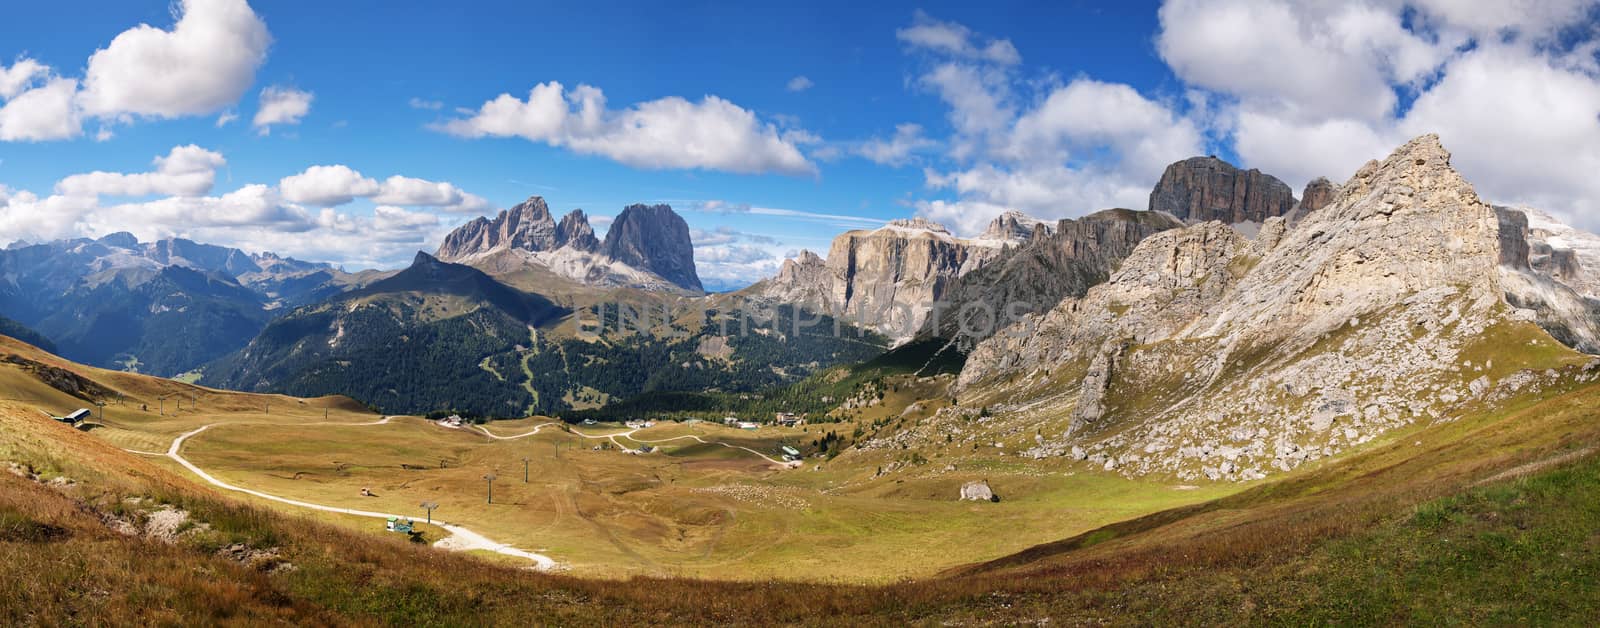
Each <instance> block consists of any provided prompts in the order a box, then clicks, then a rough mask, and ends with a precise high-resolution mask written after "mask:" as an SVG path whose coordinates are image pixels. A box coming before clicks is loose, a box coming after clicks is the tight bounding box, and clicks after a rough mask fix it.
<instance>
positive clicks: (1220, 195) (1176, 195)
mask: <svg viewBox="0 0 1600 628" xmlns="http://www.w3.org/2000/svg"><path fill="white" fill-rule="evenodd" d="M1292 207H1294V190H1291V189H1290V188H1289V186H1288V185H1286V184H1284V182H1282V181H1279V180H1278V179H1277V178H1276V177H1273V176H1272V175H1269V174H1264V173H1262V172H1261V171H1260V170H1256V169H1254V168H1251V169H1250V170H1239V169H1238V168H1235V167H1234V166H1233V164H1230V163H1228V162H1226V161H1223V160H1221V159H1217V158H1216V157H1190V158H1189V159H1185V160H1183V161H1180V162H1177V163H1174V164H1172V165H1170V166H1167V169H1166V171H1165V172H1163V173H1161V181H1160V182H1158V183H1156V187H1155V189H1154V190H1152V191H1151V192H1150V207H1149V209H1150V211H1161V212H1166V213H1168V214H1171V215H1173V216H1175V217H1177V218H1178V219H1179V220H1183V221H1185V222H1191V223H1194V222H1206V221H1211V220H1220V221H1222V222H1225V223H1230V224H1237V223H1243V222H1253V223H1261V222H1264V221H1266V219H1268V218H1272V217H1274V216H1282V215H1284V214H1286V213H1288V212H1289V210H1290V208H1292Z"/></svg>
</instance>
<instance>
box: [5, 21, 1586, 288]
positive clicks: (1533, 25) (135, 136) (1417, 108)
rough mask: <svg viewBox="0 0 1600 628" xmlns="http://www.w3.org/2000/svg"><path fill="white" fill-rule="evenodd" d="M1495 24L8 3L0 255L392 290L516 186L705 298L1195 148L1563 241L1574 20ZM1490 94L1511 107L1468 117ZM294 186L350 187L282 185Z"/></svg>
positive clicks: (1148, 173)
mask: <svg viewBox="0 0 1600 628" xmlns="http://www.w3.org/2000/svg"><path fill="white" fill-rule="evenodd" d="M1468 4H1470V3H1468ZM1503 4H1505V3H1484V4H1481V5H1478V6H1464V5H1463V3H1440V2H1431V1H1427V0H1423V1H1419V2H1413V3H1403V2H1398V1H1385V0H1373V1H1372V2H1370V3H1366V4H1362V3H1349V5H1348V6H1342V7H1328V6H1325V5H1324V3H1315V2H1295V1H1290V0H1268V1H1264V2H1258V3H1244V2H1240V1H1238V0H1170V1H1168V2H1165V3H1157V2H1150V3H1139V2H1115V3H1112V2H1106V3H1097V2H1033V3H1028V2H1018V3H989V4H986V5H982V6H980V5H976V4H974V3H953V2H952V3H928V2H921V3H888V2H849V3H844V2H837V3H802V4H788V3H745V4H743V5H727V6H724V5H718V4H712V3H704V4H691V5H672V4H671V3H612V2H589V3H523V2H456V3H432V2H428V3H424V2H377V1H370V2H336V3H324V2H298V1H276V2H271V3H266V2H256V3H252V4H250V5H246V4H245V3H244V2H243V0H189V1H188V2H186V3H183V4H174V5H169V4H168V3H167V2H163V1H157V2H144V1H134V0H129V1H124V2H86V1H78V0H63V1H59V2H51V3H27V4H24V5H21V6H16V7H9V8H7V9H6V14H7V19H6V20H4V21H0V102H3V103H4V104H3V105H0V186H3V187H0V241H12V240H17V239H23V240H39V239H45V238H51V237H64V236H69V235H91V236H92V235H101V234H103V233H105V232H109V231H113V230H122V229H127V230H132V231H134V232H135V233H137V234H139V235H141V236H142V237H158V236H162V235H184V236H188V237H193V238H196V239H201V240H206V241H215V242H218V243H221V244H231V245H236V246H241V247H243V248H247V249H252V250H264V249H270V250H276V251H280V252H284V253H287V254H293V255H296V256H301V257H306V258H310V259H320V260H328V261H334V262H338V263H345V264H347V265H351V266H374V265H376V266H385V267H392V266H395V265H397V264H402V263H404V261H406V260H409V259H410V257H411V255H412V254H413V253H414V252H415V250H417V249H419V248H420V249H426V250H431V249H432V248H434V247H435V246H436V245H437V242H438V238H439V236H441V235H442V233H443V232H444V231H446V230H448V229H449V228H450V227H452V226H454V225H456V224H459V223H461V222H464V221H466V220H468V219H470V218H471V217H472V216H475V215H478V214H481V213H492V212H493V211H495V210H497V209H498V208H502V207H507V206H510V205H512V204H514V203H516V202H518V201H520V200H522V199H523V198H526V197H527V196H530V195H534V194H538V195H542V196H544V197H546V199H547V200H548V201H549V202H550V204H551V206H552V209H553V210H555V211H557V212H564V211H566V210H568V209H572V208H579V207H581V208H583V209H585V210H587V211H588V212H589V213H590V214H591V215H595V216H600V217H602V219H601V220H600V221H598V222H600V223H601V224H597V227H598V228H601V229H603V228H604V224H603V223H604V219H603V217H605V216H609V215H612V214H614V213H616V212H617V211H619V210H620V209H621V208H622V207H623V206H625V205H627V204H629V203H634V202H668V203H671V204H673V205H674V207H676V208H678V209H679V210H680V213H681V214H682V215H684V217H685V218H686V219H687V220H688V221H689V222H690V225H691V227H692V228H694V229H695V230H696V231H697V232H696V239H697V244H698V245H699V247H698V249H697V254H698V255H699V257H700V261H701V266H702V269H701V270H702V274H705V275H708V276H709V278H710V279H711V281H708V283H709V284H711V285H714V286H728V285H734V284H737V283H740V282H745V281H750V280H753V279H756V278H759V277H760V276H763V275H766V274H770V273H771V272H772V271H773V270H775V268H776V266H777V264H778V263H779V261H780V260H781V259H782V257H784V256H785V255H787V254H789V253H790V252H792V251H794V250H797V249H800V248H811V249H813V250H818V251H820V252H824V253H825V252H826V248H827V243H828V241H829V240H830V239H831V238H832V237H833V236H834V235H836V234H837V233H838V232H839V231H841V230H843V229H845V228H848V227H861V226H870V225H872V224H875V221H881V220H888V219H893V218H903V217H909V216H912V215H923V216H926V217H929V218H933V219H936V220H940V221H941V222H944V223H946V224H948V225H949V226H950V227H951V228H952V229H953V230H955V231H957V232H960V233H971V232H973V231H975V230H977V229H981V227H982V225H983V224H984V223H985V222H986V221H987V220H988V219H989V218H990V217H992V216H993V215H995V214H997V213H998V212H999V211H1002V210H1004V209H1020V210H1023V211H1026V212H1028V213H1030V214H1034V215H1037V216H1040V217H1045V218H1052V219H1053V218H1063V217H1072V216H1077V215H1082V214H1084V213H1087V212H1090V211H1093V210H1096V209H1100V208H1104V207H1109V206H1117V205H1121V206H1132V207H1136V208H1142V207H1143V201H1142V199H1143V197H1144V195H1147V194H1148V190H1149V187H1150V186H1151V185H1152V184H1153V183H1154V182H1155V178H1156V177H1157V176H1158V175H1159V173H1160V168H1161V166H1162V165H1164V164H1165V163H1169V162H1171V161H1175V160H1177V159H1181V158H1184V157H1187V156H1191V155H1193V154H1201V153H1215V154H1219V155H1221V156H1223V157H1225V158H1228V159H1230V160H1233V161H1235V162H1236V163H1241V164H1242V165H1247V166H1256V167H1261V168H1262V169H1264V170H1266V171H1268V172H1270V173H1273V174H1277V175H1279V176H1280V177H1282V178H1284V179H1285V180H1286V181H1287V182H1288V183H1289V184H1290V185H1291V186H1294V187H1296V188H1298V187H1299V186H1301V185H1303V184H1304V183H1305V182H1306V180H1308V179H1309V178H1310V177H1312V176H1316V175H1326V176H1328V177H1330V178H1332V179H1334V180H1335V181H1341V180H1343V179H1344V178H1346V177H1348V176H1349V174H1350V173H1351V172H1353V171H1354V169H1355V168H1356V167H1357V166H1359V164H1360V163H1361V162H1362V161H1364V160H1366V159H1370V158H1375V157H1380V156H1382V154H1384V153H1385V152H1387V150H1388V149H1390V148H1392V147H1393V146H1395V145H1398V144H1399V143H1400V142H1402V141H1404V139H1405V138H1406V137H1407V136H1409V135H1411V134H1415V133H1418V132H1428V131H1433V132H1440V133H1441V134H1442V135H1443V139H1444V141H1445V144H1446V146H1447V147H1450V148H1452V149H1453V150H1455V151H1456V153H1457V162H1458V166H1460V167H1461V168H1462V169H1463V171H1465V172H1466V174H1468V176H1469V178H1473V179H1474V180H1475V181H1477V182H1478V184H1479V186H1480V191H1485V192H1488V193H1489V195H1491V196H1493V197H1494V198H1495V199H1496V200H1499V201H1501V202H1517V203H1531V204H1538V205H1540V206H1541V207H1544V208H1546V209H1548V210H1550V211H1553V212H1555V213H1557V214H1558V215H1561V216H1563V217H1566V218H1567V219H1569V220H1572V221H1575V222H1578V223H1580V224H1586V223H1587V222H1588V221H1589V216H1590V215H1591V214H1592V213H1593V211H1592V210H1593V208H1592V207H1591V205H1590V203H1591V201H1589V200H1588V199H1590V198H1595V197H1597V196H1595V193H1600V190H1597V189H1595V187H1594V186H1595V184H1594V183H1593V181H1591V179H1593V177H1592V176H1588V175H1584V174H1582V172H1584V170H1583V169H1584V168H1586V167H1588V166H1591V165H1600V154H1597V151H1600V148H1596V146H1597V145H1600V142H1594V141H1588V140H1593V139H1600V128H1596V127H1597V122H1596V120H1597V116H1596V113H1597V112H1600V82H1597V81H1596V79H1595V76H1596V71H1595V68H1594V67H1593V66H1594V63H1595V60H1594V49H1593V48H1592V47H1587V46H1588V45H1589V43H1590V42H1591V41H1592V40H1593V37H1592V35H1593V30H1594V29H1593V23H1594V22H1593V15H1594V10H1593V6H1592V5H1591V3H1588V2H1578V1H1573V2H1564V1H1558V2H1550V3H1548V5H1545V4H1541V5H1539V9H1538V10H1523V11H1514V12H1507V11H1502V10H1499V9H1498V8H1497V7H1498V6H1500V5H1503ZM180 19H181V20H184V21H185V22H187V25H185V22H180V21H179V20H180ZM141 24H143V25H148V26H146V27H141V26H140V25H141ZM266 42H270V43H266ZM97 51H100V52H98V53H97ZM91 55H94V57H93V59H92V60H91ZM8 67H9V69H8ZM39 68H46V69H39ZM8 77H9V80H10V87H8V83H7V80H8ZM801 77H803V80H802V78H801ZM58 81H59V82H58ZM69 82H70V83H71V84H70V85H69V84H68V83H69ZM556 84H559V87H557V85H556ZM1502 84H1504V85H1510V86H1519V85H1526V86H1529V87H1528V88H1527V89H1524V90H1522V93H1521V95H1520V96H1518V97H1517V98H1516V99H1514V100H1513V99H1511V98H1510V97H1509V96H1505V98H1507V100H1505V101H1504V102H1501V101H1497V100H1495V99H1497V98H1502V96H1499V95H1496V94H1489V95H1488V98H1489V100H1488V101H1484V100H1482V99H1483V98H1484V97H1485V96H1484V95H1483V87H1484V86H1486V85H1488V86H1493V85H1502ZM536 86H543V89H545V90H546V95H547V96H551V97H552V98H553V100H550V101H548V102H546V103H545V105H546V106H536V105H535V104H534V103H532V102H530V98H531V97H530V90H534V89H535V88H536ZM580 86H590V87H589V88H580ZM52 90H54V91H52ZM1490 91H1491V92H1492V91H1496V90H1490ZM51 94H54V95H58V96H60V98H57V99H55V100H50V99H46V98H44V96H47V95H51ZM274 94H276V95H285V97H284V98H282V99H279V102H278V103H277V104H276V105H269V104H268V103H267V101H268V100H273V98H272V96H273V95H274ZM502 94H507V95H508V97H507V99H506V100H503V101H502V102H501V104H502V105H505V107H500V108H492V107H487V106H486V103H490V102H491V101H494V100H495V99H497V98H498V97H500V96H501V95H502ZM1467 94H1473V95H1474V96H1473V98H1476V99H1479V100H1478V101H1477V102H1469V99H1468V98H1467V96H1466V95H1467ZM602 95H603V104H600V103H601V100H600V96H602ZM69 98H70V101H69ZM512 99H514V100H512ZM586 102H588V103H590V105H589V106H591V111H592V113H593V114H594V117H593V119H592V120H588V121H586V120H585V119H584V118H583V112H584V107H585V103H586ZM549 103H556V104H557V105H558V107H557V108H554V109H553V108H551V106H548V105H549ZM52 104H54V105H55V106H56V108H55V109H52V108H51V107H52ZM1485 107H1487V108H1489V109H1491V110H1495V111H1497V112H1498V115H1496V116H1495V117H1493V118H1485V117H1483V116H1481V115H1478V114H1475V113H1474V112H1475V111H1478V110H1481V109H1483V108H1485ZM8 111H9V113H8ZM263 112H268V113H274V115H268V116H265V117H263V116H262V113H263ZM1552 112H1554V114H1553V113H1552ZM552 116H554V117H552ZM1491 120H1493V122H1494V123H1493V124H1491V123H1490V121H1491ZM258 121H259V122H261V124H257V122H258ZM219 122H225V123H221V124H219ZM630 125H635V126H638V127H641V128H635V126H630ZM1570 138H1576V139H1570ZM1508 141H1509V142H1511V143H1510V144H1509V145H1508V144H1507V142H1508ZM189 145H193V146H194V147H195V149H194V150H188V151H183V152H181V154H180V153H179V152H174V149H175V147H186V146H189ZM1508 147H1509V148H1514V149H1518V150H1520V151H1522V152H1523V153H1534V152H1538V153H1555V154H1556V155H1557V156H1559V157H1562V158H1564V161H1561V162H1556V161H1553V160H1552V161H1550V162H1548V163H1547V162H1545V161H1543V160H1544V159H1545V158H1543V157H1541V158H1540V160H1537V161H1536V162H1535V163H1532V164H1523V165H1520V166H1518V167H1515V168H1511V169H1509V170H1510V172H1507V171H1506V170H1507V168H1504V167H1502V166H1501V164H1502V162H1503V161H1504V159H1503V156H1502V155H1501V154H1502V153H1503V152H1504V151H1505V150H1506V149H1507V148H1508ZM169 153H170V155H169ZM163 156H168V157H170V158H169V159H167V160H166V161H165V162H163V163H165V164H167V165H166V166H162V165H160V164H155V163H153V160H154V159H155V158H157V157H163ZM1591 162H1593V163H1591ZM313 166H337V167H342V168H343V170H340V171H339V172H337V173H335V172H333V171H332V170H325V171H323V172H321V173H320V174H321V175H326V176H321V178H317V179H316V181H312V180H311V179H310V178H306V179H302V180H299V181H298V182H289V181H286V180H285V178H286V177H292V176H293V175H297V174H300V173H303V172H306V171H307V169H308V168H311V167H313ZM93 171H100V172H101V173H102V175H108V176H95V177H78V178H75V179H69V177H72V176H73V175H81V174H84V173H90V172H93ZM1592 171H1593V170H1592V168H1591V169H1589V170H1587V172H1592ZM357 173H359V174H357ZM335 174H338V175H340V176H333V175H335ZM396 175H398V176H402V177H408V178H411V179H419V180H424V181H425V182H427V183H429V184H432V187H427V186H424V187H421V188H419V187H417V185H412V186H411V187H409V188H406V187H404V186H401V185H399V183H400V182H397V183H396V184H395V185H394V186H390V185H389V184H388V182H387V180H388V179H389V177H391V176H396ZM313 183H315V185H313ZM411 183H413V184H418V185H420V184H419V183H418V182H416V181H412V182H411ZM330 186H332V188H330ZM334 188H337V189H334ZM402 188H404V189H402ZM346 199H349V201H348V202H341V201H344V200H346ZM380 206H382V207H383V209H377V208H378V207H380ZM748 208H756V209H755V210H754V211H748ZM761 208H769V209H779V210H784V211H780V212H773V211H763V210H762V209H761ZM778 214H783V215H778ZM804 214H818V215H826V216H831V218H818V217H816V216H807V215H804ZM842 217H850V219H845V218H842Z"/></svg>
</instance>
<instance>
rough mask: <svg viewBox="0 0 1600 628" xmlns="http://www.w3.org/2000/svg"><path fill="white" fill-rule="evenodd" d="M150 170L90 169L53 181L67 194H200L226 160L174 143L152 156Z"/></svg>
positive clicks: (209, 188)
mask: <svg viewBox="0 0 1600 628" xmlns="http://www.w3.org/2000/svg"><path fill="white" fill-rule="evenodd" d="M154 163H155V166H156V169H155V170H154V171H152V172H140V173H134V174H124V173H121V172H105V171H98V170H97V171H94V172H89V173H85V174H75V175H72V176H69V177H66V178H64V179H62V180H61V181H59V182H57V183H56V192H57V193H58V194H64V195H67V196H87V197H98V196H152V195H171V196H182V197H194V196H202V195H204V194H206V193H207V192H210V191H211V186H212V185H213V184H214V183H215V182H216V178H217V168H220V167H222V166H223V165H224V164H226V163H227V160H226V159H223V157H222V154H221V153H217V152H213V151H210V150H206V149H204V148H200V147H199V146H195V145H193V144H190V145H187V146H177V147H174V148H173V149H172V151H171V152H168V153H167V155H166V156H165V157H157V158H155V162H154Z"/></svg>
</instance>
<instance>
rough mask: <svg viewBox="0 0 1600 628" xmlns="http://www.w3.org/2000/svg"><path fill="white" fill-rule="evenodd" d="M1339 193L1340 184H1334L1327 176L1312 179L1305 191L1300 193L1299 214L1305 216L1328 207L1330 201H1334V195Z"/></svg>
mask: <svg viewBox="0 0 1600 628" xmlns="http://www.w3.org/2000/svg"><path fill="white" fill-rule="evenodd" d="M1338 193H1339V186H1337V185H1334V184H1333V182H1332V181H1329V180H1328V179H1327V177H1317V178H1315V179H1312V180H1311V182H1310V183H1307V184H1306V189H1305V191H1304V192H1302V193H1301V194H1300V211H1299V214H1300V215H1302V216H1304V215H1305V214H1307V213H1309V212H1314V211H1317V210H1319V209H1322V208H1323V207H1327V206H1328V203H1332V202H1333V197H1334V195H1336V194H1338Z"/></svg>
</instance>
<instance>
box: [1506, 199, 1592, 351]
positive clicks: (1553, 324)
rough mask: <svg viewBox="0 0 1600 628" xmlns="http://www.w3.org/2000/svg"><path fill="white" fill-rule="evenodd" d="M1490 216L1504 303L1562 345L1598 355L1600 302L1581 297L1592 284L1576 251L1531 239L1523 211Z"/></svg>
mask: <svg viewBox="0 0 1600 628" xmlns="http://www.w3.org/2000/svg"><path fill="white" fill-rule="evenodd" d="M1495 216H1496V218H1497V219H1498V220H1499V226H1500V258H1499V262H1500V281H1501V283H1502V284H1503V285H1504V286H1505V297H1506V302H1507V303H1509V304H1511V305H1512V306H1513V307H1516V308H1520V309H1523V310H1527V311H1531V312H1532V313H1533V320H1534V321H1536V322H1537V323H1538V324H1539V326H1540V327H1543V328H1544V330H1545V331H1547V332H1550V335H1551V336H1554V337H1555V338H1556V339H1557V340H1560V341H1561V342H1562V344H1565V345H1567V346H1569V347H1573V348H1575V349H1578V350H1579V351H1583V352H1585V353H1600V300H1597V299H1595V298H1594V297H1593V296H1592V295H1589V294H1584V292H1583V290H1585V289H1592V286H1593V284H1592V283H1589V281H1588V280H1589V277H1588V276H1587V275H1586V273H1585V272H1584V271H1583V268H1582V266H1581V265H1580V263H1579V261H1578V257H1577V253H1576V251H1574V250H1571V249H1556V248H1554V247H1552V246H1551V245H1550V243H1549V240H1547V239H1543V238H1537V237H1536V236H1534V235H1533V233H1532V231H1531V229H1530V228H1529V219H1530V217H1531V216H1530V214H1529V213H1528V212H1526V211H1523V210H1517V209H1509V208H1504V207H1496V208H1495ZM1543 218H1545V219H1548V217H1543ZM1543 224H1544V225H1545V226H1546V227H1547V228H1548V227H1550V226H1552V225H1551V223H1550V222H1544V223H1543ZM1557 224H1559V223H1557ZM1558 241H1560V240H1558Z"/></svg>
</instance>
